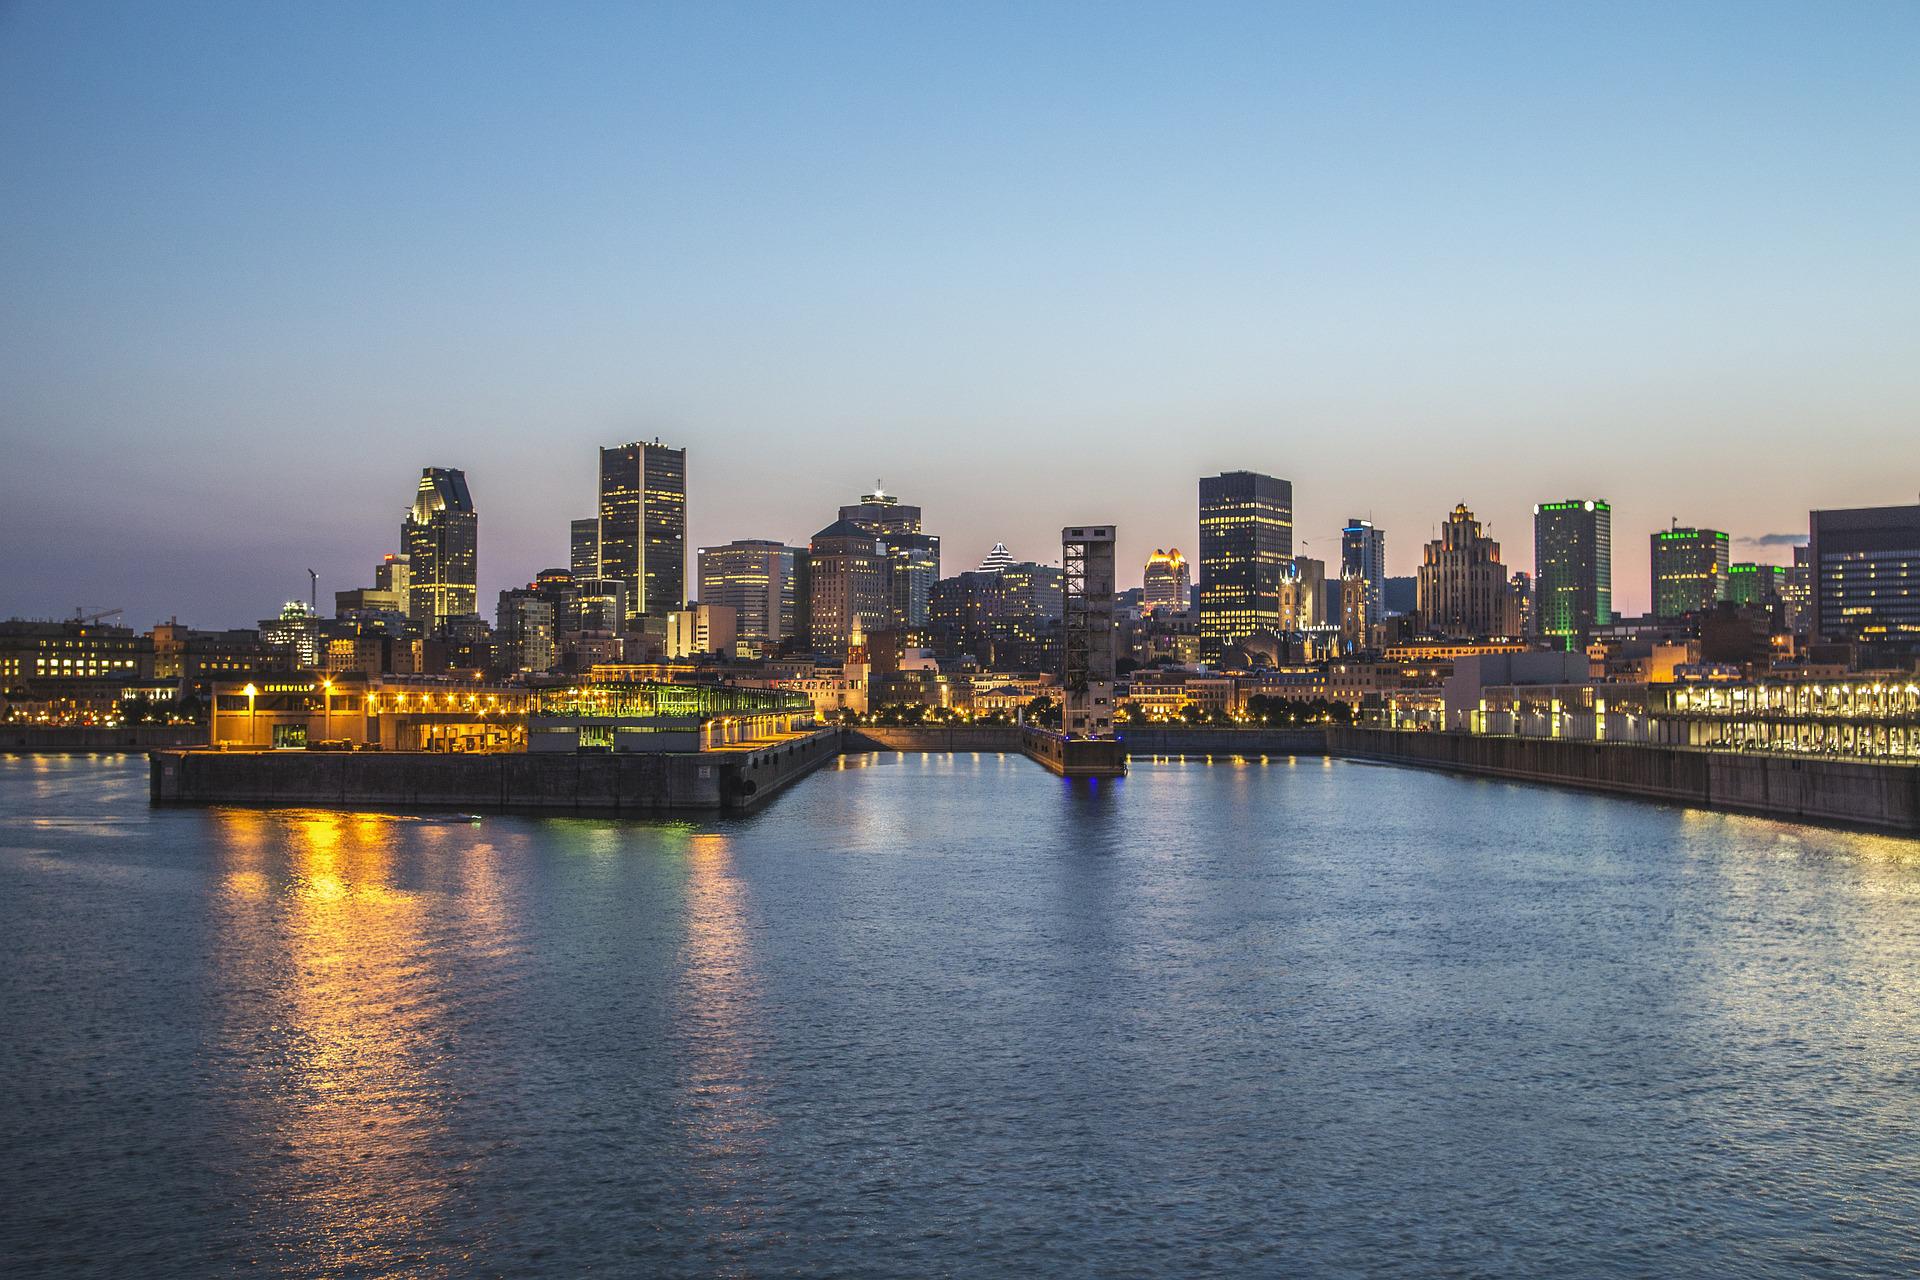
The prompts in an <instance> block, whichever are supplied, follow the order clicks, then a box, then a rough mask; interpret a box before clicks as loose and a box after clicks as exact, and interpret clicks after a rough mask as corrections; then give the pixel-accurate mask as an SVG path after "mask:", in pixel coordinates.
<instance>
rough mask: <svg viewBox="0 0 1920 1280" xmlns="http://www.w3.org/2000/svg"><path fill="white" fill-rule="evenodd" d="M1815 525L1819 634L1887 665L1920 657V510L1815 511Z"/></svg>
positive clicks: (1812, 551) (1815, 624)
mask: <svg viewBox="0 0 1920 1280" xmlns="http://www.w3.org/2000/svg"><path fill="white" fill-rule="evenodd" d="M1809 524H1810V526H1811V537H1810V538H1809V540H1808V543H1807V559H1808V563H1809V566H1810V568H1811V575H1810V576H1811V578H1812V588H1813V600H1812V610H1813V618H1812V630H1813V634H1814V636H1815V637H1816V638H1818V639H1822V640H1835V641H1837V640H1847V641H1852V642H1853V643H1855V644H1859V645H1862V646H1866V647H1868V648H1870V649H1871V650H1872V651H1873V652H1874V656H1875V657H1876V658H1877V659H1885V660H1887V661H1904V660H1905V659H1907V658H1908V657H1910V656H1912V655H1913V654H1915V653H1920V506H1909V507H1858V508H1854V509H1853V510H1847V511H1815V512H1813V513H1812V514H1811V517H1810V519H1809Z"/></svg>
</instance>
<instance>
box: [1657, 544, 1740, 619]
mask: <svg viewBox="0 0 1920 1280" xmlns="http://www.w3.org/2000/svg"><path fill="white" fill-rule="evenodd" d="M1650 542H1651V544H1652V560H1651V563H1652V566H1653V567H1652V573H1653V616H1654V617H1656V618H1659V619H1660V620H1661V621H1663V622H1671V621H1673V620H1674V619H1676V618H1684V617H1686V616H1687V615H1688V614H1690V613H1694V614H1699V613H1705V612H1706V611H1707V610H1709V609H1711V608H1713V606H1714V605H1715V604H1717V603H1719V602H1720V601H1722V600H1725V599H1726V598H1727V574H1728V564H1729V563H1730V561H1731V559H1732V557H1731V556H1730V555H1729V554H1728V547H1727V535H1726V534H1724V533H1722V532H1720V531H1719V530H1718V529H1682V528H1680V527H1678V526H1675V527H1674V528H1672V529H1666V530H1663V531H1662V532H1660V533H1656V534H1654V535H1653V536H1652V538H1651V539H1650Z"/></svg>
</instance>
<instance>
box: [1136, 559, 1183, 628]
mask: <svg viewBox="0 0 1920 1280" xmlns="http://www.w3.org/2000/svg"><path fill="white" fill-rule="evenodd" d="M1142 582H1143V586H1142V588H1141V592H1140V603H1141V605H1142V606H1143V607H1144V608H1146V609H1148V610H1153V609H1171V610H1173V611H1174V612H1175V613H1184V612H1186V609H1187V605H1188V603H1189V602H1190V601H1191V600H1192V597H1193V570H1192V569H1190V568H1188V567H1187V558H1186V557H1185V556H1183V555H1181V554H1180V548H1178V547H1175V548H1173V550H1171V551H1155V552H1154V553H1153V554H1152V555H1150V556H1148V557H1147V568H1146V572H1145V575H1144V576H1143V578H1142Z"/></svg>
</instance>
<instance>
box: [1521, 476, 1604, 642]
mask: <svg viewBox="0 0 1920 1280" xmlns="http://www.w3.org/2000/svg"><path fill="white" fill-rule="evenodd" d="M1533 616H1534V618H1535V620H1536V622H1535V625H1536V626H1537V627H1538V629H1539V633H1540V635H1541V636H1542V637H1543V638H1545V639H1548V640H1553V641H1555V642H1557V643H1558V644H1559V646H1560V647H1561V648H1563V649H1576V648H1580V647H1582V646H1583V645H1584V644H1585V640H1586V635H1587V633H1588V632H1590V631H1592V630H1593V629H1594V628H1595V627H1604V626H1606V625H1608V624H1609V623H1611V622H1612V621H1613V508H1612V507H1609V506H1608V505H1607V504H1606V503H1604V502H1602V501H1600V500H1599V499H1597V498H1572V499H1569V500H1567V501H1565V502H1543V503H1540V504H1539V505H1538V506H1536V507H1534V509H1533Z"/></svg>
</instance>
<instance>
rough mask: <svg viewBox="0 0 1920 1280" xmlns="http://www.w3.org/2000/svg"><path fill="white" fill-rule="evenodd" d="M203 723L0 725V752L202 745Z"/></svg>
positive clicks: (54, 751) (139, 748)
mask: <svg viewBox="0 0 1920 1280" xmlns="http://www.w3.org/2000/svg"><path fill="white" fill-rule="evenodd" d="M206 745H207V726H205V725H203V724H202V725H191V724H189V725H160V724H133V725H125V726H123V727H121V728H118V729H47V728H30V727H28V726H25V725H5V726H0V754H5V753H11V752H18V753H21V754H26V755H32V754H37V753H41V752H45V753H48V754H57V753H59V752H63V751H97V752H107V751H158V750H163V749H165V748H168V747H181V748H184V747H204V746H206Z"/></svg>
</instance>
